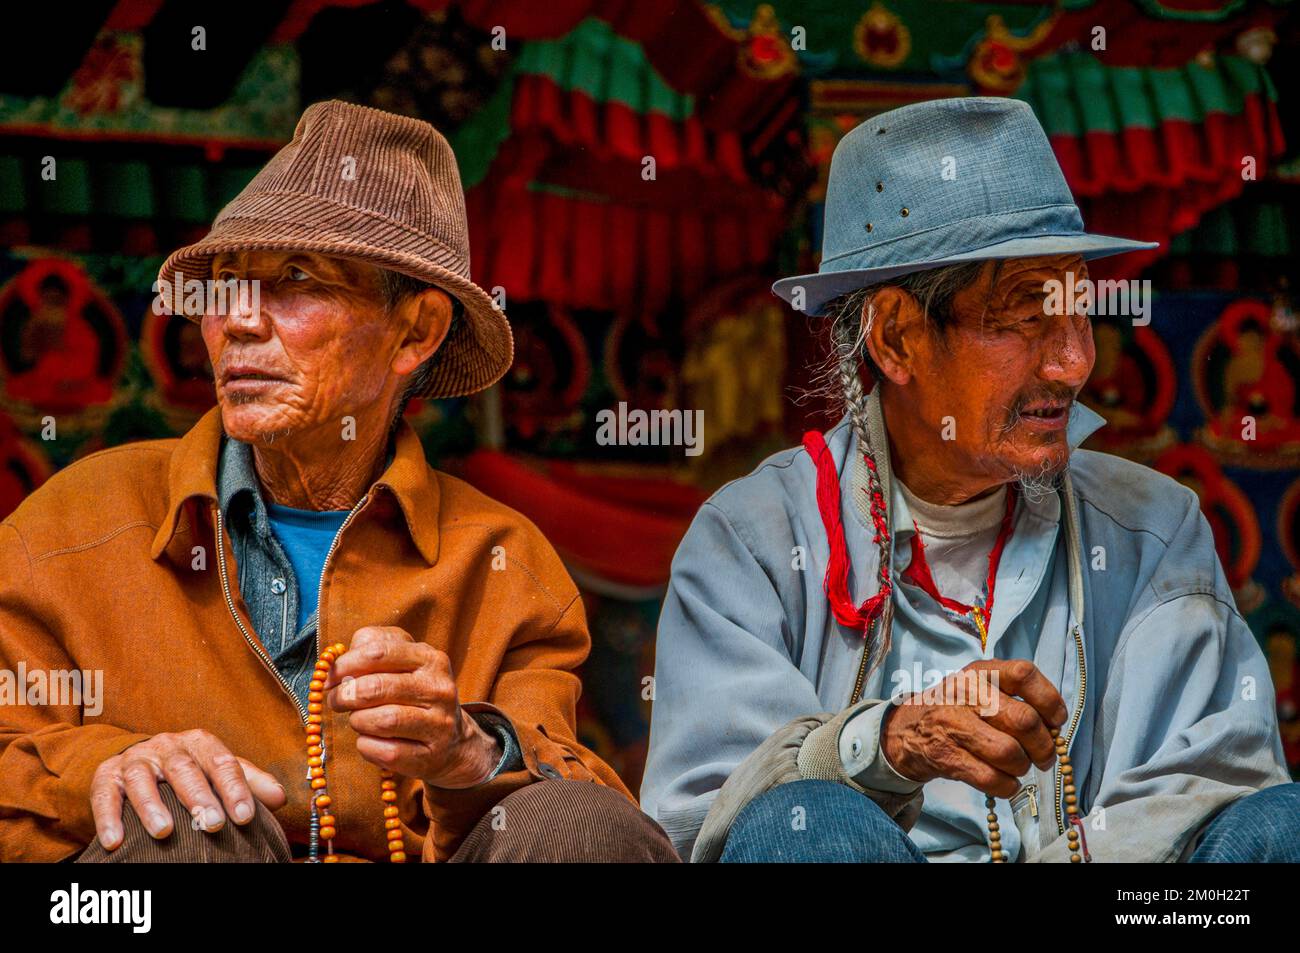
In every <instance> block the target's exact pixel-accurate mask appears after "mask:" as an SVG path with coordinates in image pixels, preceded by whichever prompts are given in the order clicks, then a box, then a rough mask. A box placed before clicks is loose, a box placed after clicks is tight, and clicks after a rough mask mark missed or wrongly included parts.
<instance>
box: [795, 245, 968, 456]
mask: <svg viewBox="0 0 1300 953" xmlns="http://www.w3.org/2000/svg"><path fill="white" fill-rule="evenodd" d="M983 267H984V262H982V261H971V262H962V263H960V264H956V265H943V266H942V267H939V268H931V269H928V270H926V271H914V272H912V273H911V274H910V275H903V276H902V277H901V278H894V279H890V280H888V281H881V282H878V283H876V284H873V285H868V286H867V287H865V288H858V289H857V290H856V291H850V292H848V293H847V294H842V295H840V296H839V297H838V298H834V299H832V300H831V301H830V302H828V303H827V305H826V314H827V315H828V316H829V318H830V331H829V335H830V345H831V347H830V352H831V353H830V358H829V360H828V361H827V363H826V365H825V366H824V367H823V368H822V370H821V372H820V373H819V374H818V377H817V380H818V381H819V383H820V385H821V386H820V387H818V388H817V392H818V393H820V394H822V395H823V396H826V397H831V398H833V399H834V400H835V401H836V402H839V403H841V404H842V405H843V407H844V410H845V411H846V412H847V413H848V415H849V419H850V422H851V423H852V425H853V430H854V433H855V434H856V435H857V437H858V440H859V441H860V442H861V443H862V445H863V446H864V447H865V446H867V437H866V434H867V426H866V424H867V396H866V392H865V391H864V390H863V387H862V365H864V364H865V365H866V366H867V368H868V369H869V370H870V371H871V374H872V377H874V378H875V379H876V380H879V379H880V377H881V374H880V368H878V367H876V362H875V361H873V360H872V359H871V352H870V351H868V350H867V333H868V332H869V331H870V329H871V323H872V321H873V320H874V319H875V310H874V308H873V307H872V299H873V298H875V296H876V294H877V293H878V292H879V291H880V290H881V289H882V288H890V287H893V288H901V289H902V290H903V291H906V292H907V293H908V294H910V295H911V296H912V297H913V298H915V299H916V300H917V302H918V303H919V304H920V305H921V310H922V312H924V314H925V317H926V320H927V321H928V322H930V323H931V327H933V328H934V330H936V331H940V332H942V331H943V330H944V329H945V328H947V327H949V326H950V325H951V324H952V321H953V317H952V302H953V299H954V298H955V297H956V296H957V294H958V292H960V291H962V290H963V289H964V288H966V287H968V286H969V285H970V284H971V283H972V282H974V281H975V279H976V278H978V277H979V273H980V271H981V270H982V269H983ZM864 311H865V313H866V320H865V321H864V320H863V313H864Z"/></svg>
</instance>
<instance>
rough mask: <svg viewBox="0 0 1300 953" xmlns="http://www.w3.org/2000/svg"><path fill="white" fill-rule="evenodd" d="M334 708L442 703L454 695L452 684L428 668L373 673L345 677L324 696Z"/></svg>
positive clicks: (436, 704)
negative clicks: (357, 676) (426, 669)
mask: <svg viewBox="0 0 1300 953" xmlns="http://www.w3.org/2000/svg"><path fill="white" fill-rule="evenodd" d="M325 697H326V700H327V701H328V702H329V704H330V707H331V708H333V709H334V710H335V711H358V710H360V709H362V708H375V707H378V706H380V705H413V706H415V707H421V708H429V707H434V706H445V705H447V704H448V703H449V702H450V701H451V700H453V699H454V698H455V685H454V683H453V682H452V681H451V680H450V679H449V678H445V677H440V676H438V675H435V674H434V673H433V672H430V671H417V672H404V673H393V672H376V673H374V674H371V675H362V676H360V677H359V678H349V679H348V680H347V681H345V682H343V683H342V684H341V685H339V686H338V687H337V688H334V689H331V690H330V692H329V693H328V694H327V695H326V696H325Z"/></svg>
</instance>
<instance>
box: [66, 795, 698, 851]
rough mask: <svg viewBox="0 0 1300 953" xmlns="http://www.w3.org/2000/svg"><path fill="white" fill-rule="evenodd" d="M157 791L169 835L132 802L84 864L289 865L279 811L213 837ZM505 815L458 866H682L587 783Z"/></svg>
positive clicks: (623, 804) (481, 825) (473, 835)
mask: <svg viewBox="0 0 1300 953" xmlns="http://www.w3.org/2000/svg"><path fill="white" fill-rule="evenodd" d="M159 792H160V793H161V795H162V798H163V801H164V802H165V803H166V805H167V810H168V811H170V812H171V815H172V818H173V819H174V820H175V821H176V823H175V825H174V830H173V831H172V833H171V835H169V836H168V837H166V838H163V839H162V840H155V839H154V838H153V837H151V836H150V834H149V832H148V831H146V830H145V828H144V825H143V824H142V823H141V822H140V819H139V817H137V816H136V813H135V811H134V810H133V809H132V808H131V806H130V805H129V804H128V805H126V807H125V808H124V809H123V811H122V826H123V830H124V837H123V840H122V844H121V846H119V847H118V848H117V849H116V850H113V851H107V850H105V849H104V848H103V847H102V846H101V845H100V843H99V841H98V840H96V841H94V842H93V843H92V844H91V845H90V846H89V847H87V848H86V850H85V851H84V852H83V853H82V854H81V856H80V857H78V858H77V861H76V862H77V863H79V864H130V863H235V864H240V863H244V864H249V863H252V864H256V863H286V862H288V861H289V860H290V859H291V857H290V853H289V842H288V840H287V839H286V838H285V836H284V830H283V829H282V828H281V827H280V824H279V822H278V821H277V820H276V819H275V816H274V815H273V814H272V813H271V811H270V810H268V809H267V808H266V807H264V806H262V805H261V804H258V806H257V814H256V815H255V816H254V817H253V819H252V820H251V821H249V822H248V823H247V824H244V825H242V826H240V825H237V824H233V823H230V822H227V823H226V824H225V825H224V826H223V827H222V828H221V830H219V831H217V832H216V833H212V834H209V833H207V832H206V831H201V830H200V831H196V830H194V829H193V828H192V827H191V825H190V824H189V823H187V820H188V818H189V812H188V811H187V810H186V809H185V807H184V806H183V805H182V804H181V802H180V799H179V798H177V797H176V794H175V792H174V791H172V789H171V786H170V785H167V784H161V785H159ZM498 806H499V807H501V808H503V809H504V811H497V812H496V816H499V817H503V818H504V819H505V823H504V825H499V826H500V829H499V830H497V829H494V827H493V823H492V820H493V813H492V812H489V813H488V814H487V815H485V816H484V817H483V818H482V819H481V820H480V821H479V822H478V824H477V825H476V826H475V827H474V829H473V830H471V831H470V833H469V835H468V836H467V837H466V838H465V841H464V843H462V844H461V846H460V849H459V850H457V851H456V853H455V854H454V855H453V856H452V858H451V862H452V863H511V862H537V863H677V862H679V861H678V857H677V853H676V851H674V850H673V847H672V844H671V843H670V842H669V840H668V838H667V836H666V835H665V834H664V832H663V831H662V830H661V829H660V828H659V825H658V824H656V823H655V822H654V821H652V820H651V819H650V818H649V817H647V816H646V815H645V814H643V813H641V811H640V810H638V809H637V807H636V805H635V804H633V803H632V802H631V801H629V800H628V799H627V798H625V797H623V795H621V794H619V793H618V792H617V791H613V790H611V789H609V788H607V787H603V786H601V785H599V784H592V783H590V782H586V781H538V782H536V783H534V784H530V785H528V786H527V787H524V788H521V789H519V790H518V791H516V792H514V793H513V794H511V795H509V796H508V797H505V798H503V799H502V800H501V801H500V802H499V805H498Z"/></svg>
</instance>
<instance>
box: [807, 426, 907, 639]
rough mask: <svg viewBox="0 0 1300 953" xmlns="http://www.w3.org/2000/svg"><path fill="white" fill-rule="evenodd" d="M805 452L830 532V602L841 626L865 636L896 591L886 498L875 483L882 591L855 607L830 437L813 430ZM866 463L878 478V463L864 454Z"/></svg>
mask: <svg viewBox="0 0 1300 953" xmlns="http://www.w3.org/2000/svg"><path fill="white" fill-rule="evenodd" d="M803 446H804V449H805V450H807V451H808V456H810V457H811V458H812V461H813V465H814V466H815V467H816V468H817V509H818V511H819V512H820V513H821V517H822V525H823V526H824V527H825V529H826V541H827V542H828V543H829V544H830V551H831V553H830V562H829V563H828V564H827V566H826V579H825V581H824V582H823V584H822V588H823V589H824V590H825V592H826V598H827V599H828V600H829V601H830V604H831V612H832V613H833V614H834V615H835V619H836V621H837V622H839V623H840V624H841V625H846V626H848V627H849V628H851V629H857V630H859V631H860V632H862V633H863V634H864V635H865V634H866V632H867V627H868V626H869V625H870V624H871V622H872V621H873V620H874V619H875V618H876V617H877V616H878V615H880V613H881V612H882V611H883V610H884V608H885V603H886V602H887V601H888V600H889V598H890V595H891V593H892V591H893V585H892V583H891V580H890V576H889V565H888V560H886V559H884V558H883V555H884V553H887V552H888V551H889V549H888V547H889V523H888V521H887V520H886V519H885V501H884V495H883V493H882V492H881V490H880V482H879V480H873V481H872V488H871V490H870V491H869V492H870V494H871V521H872V523H873V524H875V527H876V535H875V536H874V537H872V541H873V542H875V543H876V544H877V545H878V546H880V547H881V554H882V558H881V560H880V588H879V591H877V592H876V594H875V595H874V596H871V597H870V598H869V599H867V601H866V602H864V603H862V605H861V606H855V605H854V604H853V599H852V597H851V596H850V595H849V551H848V544H847V543H846V542H845V539H844V524H843V523H842V522H841V520H840V479H839V474H838V473H836V471H835V459H834V458H833V457H832V456H831V451H830V448H829V447H828V446H826V438H825V437H823V436H822V435H821V434H820V433H819V432H817V431H815V430H811V431H809V432H808V433H806V434H804V437H803ZM863 460H864V461H865V462H866V464H867V467H868V468H869V469H870V470H871V474H872V476H873V477H874V476H876V461H875V460H873V459H872V458H871V455H870V454H863Z"/></svg>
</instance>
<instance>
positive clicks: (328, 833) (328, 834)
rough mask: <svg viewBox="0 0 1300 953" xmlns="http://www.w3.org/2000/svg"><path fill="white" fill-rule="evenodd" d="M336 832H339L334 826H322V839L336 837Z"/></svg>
mask: <svg viewBox="0 0 1300 953" xmlns="http://www.w3.org/2000/svg"><path fill="white" fill-rule="evenodd" d="M336 833H338V832H337V831H335V829H334V828H332V827H322V828H321V829H320V839H321V840H333V839H334V835H335V834H336Z"/></svg>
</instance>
